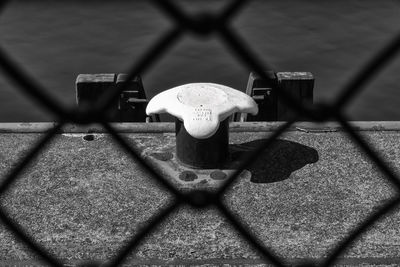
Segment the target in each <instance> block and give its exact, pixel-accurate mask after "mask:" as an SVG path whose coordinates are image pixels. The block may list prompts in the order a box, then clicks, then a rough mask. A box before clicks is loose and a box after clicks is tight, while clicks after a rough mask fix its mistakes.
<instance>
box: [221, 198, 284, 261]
mask: <svg viewBox="0 0 400 267" xmlns="http://www.w3.org/2000/svg"><path fill="white" fill-rule="evenodd" d="M215 205H216V207H217V209H218V210H219V211H220V212H221V213H222V215H223V216H224V217H225V218H227V219H228V220H229V222H230V224H231V225H232V226H233V227H234V228H235V229H236V231H238V232H239V233H240V235H241V236H242V237H244V238H245V239H246V240H247V241H248V242H249V243H250V244H251V245H252V246H253V247H254V248H255V249H256V250H257V251H259V252H260V253H261V255H262V256H263V257H264V258H265V259H266V260H268V263H269V262H270V263H272V264H274V265H275V266H278V267H284V266H285V265H284V264H283V262H282V260H281V259H279V258H278V256H276V255H275V254H274V253H273V252H271V250H269V249H268V248H266V246H265V245H264V244H263V243H262V242H261V241H260V240H258V238H257V237H256V236H255V235H254V234H252V231H250V230H249V228H248V227H246V226H245V225H244V224H243V223H242V222H241V220H240V219H239V218H237V216H235V215H234V214H233V213H232V212H231V211H230V210H229V209H228V208H227V207H226V206H225V205H224V204H223V203H222V202H221V201H218V202H217V203H215Z"/></svg>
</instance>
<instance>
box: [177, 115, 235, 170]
mask: <svg viewBox="0 0 400 267" xmlns="http://www.w3.org/2000/svg"><path fill="white" fill-rule="evenodd" d="M175 133H176V155H177V158H178V160H179V161H180V162H181V163H182V164H183V165H187V166H188V167H191V168H196V169H216V168H220V167H222V165H223V164H224V163H225V161H226V160H227V158H228V154H229V118H228V119H225V120H224V121H221V122H220V125H219V128H218V130H217V132H216V133H215V134H214V135H213V136H211V137H209V138H206V139H197V138H194V137H193V136H191V135H190V134H189V133H188V132H187V131H186V129H185V127H184V125H183V123H182V121H180V120H179V119H175Z"/></svg>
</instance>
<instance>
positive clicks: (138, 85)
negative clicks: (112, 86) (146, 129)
mask: <svg viewBox="0 0 400 267" xmlns="http://www.w3.org/2000/svg"><path fill="white" fill-rule="evenodd" d="M127 76H128V75H127V74H123V73H120V74H118V76H117V80H116V85H117V88H119V87H120V86H121V85H122V84H124V83H128V84H127V87H126V89H125V90H123V91H122V92H121V95H120V99H119V105H118V109H119V115H120V121H121V122H140V121H142V122H144V121H146V117H147V116H146V112H145V110H146V106H147V103H148V101H147V99H146V93H145V91H144V88H143V84H142V79H141V77H140V76H136V77H135V78H134V79H133V80H130V81H128V80H127Z"/></svg>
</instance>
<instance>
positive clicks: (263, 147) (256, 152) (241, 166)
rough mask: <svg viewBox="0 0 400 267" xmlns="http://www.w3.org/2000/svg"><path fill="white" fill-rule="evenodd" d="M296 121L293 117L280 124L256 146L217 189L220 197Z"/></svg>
mask: <svg viewBox="0 0 400 267" xmlns="http://www.w3.org/2000/svg"><path fill="white" fill-rule="evenodd" d="M294 122H296V119H293V120H291V121H288V122H286V123H284V124H283V125H281V126H279V128H278V129H277V130H276V131H274V132H273V134H272V135H271V136H269V137H268V138H267V139H266V140H265V141H263V143H262V144H260V146H259V147H258V148H256V149H255V150H254V151H253V152H252V153H251V154H250V155H248V156H247V157H246V158H244V159H243V160H242V162H241V163H240V164H239V166H238V167H237V169H236V170H235V171H234V172H233V173H232V174H231V175H230V176H229V177H228V180H227V181H226V182H224V183H223V184H222V185H221V187H220V188H219V189H218V191H217V195H219V197H220V198H222V197H223V194H224V193H225V192H226V190H228V189H229V188H230V186H231V185H232V184H233V183H234V182H235V181H236V180H237V178H238V177H239V175H240V174H241V173H242V171H243V170H244V169H245V168H246V167H249V166H251V164H252V163H254V161H255V160H257V157H258V156H259V155H260V154H261V153H262V152H263V151H265V150H266V149H267V148H269V147H270V146H271V145H272V144H273V142H274V141H275V140H276V139H277V138H278V137H279V136H281V135H282V134H283V133H284V132H285V131H286V130H287V129H288V128H289V127H290V126H291V125H292V124H293V123H294Z"/></svg>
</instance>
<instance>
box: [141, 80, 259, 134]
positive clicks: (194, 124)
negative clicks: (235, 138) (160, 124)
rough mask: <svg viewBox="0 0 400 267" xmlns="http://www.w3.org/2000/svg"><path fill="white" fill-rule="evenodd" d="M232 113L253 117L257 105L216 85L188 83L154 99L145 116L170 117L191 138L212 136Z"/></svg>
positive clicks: (231, 89)
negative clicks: (178, 123) (179, 124)
mask: <svg viewBox="0 0 400 267" xmlns="http://www.w3.org/2000/svg"><path fill="white" fill-rule="evenodd" d="M235 112H245V113H251V114H253V115H256V114H257V113H258V107H257V104H256V102H255V101H254V100H253V99H252V98H251V97H250V96H248V95H246V94H245V93H243V92H240V91H238V90H235V89H233V88H230V87H228V86H224V85H220V84H215V83H190V84H185V85H181V86H177V87H174V88H172V89H169V90H166V91H164V92H161V93H159V94H158V95H156V96H154V97H153V98H152V99H151V100H150V102H149V103H148V105H147V108H146V113H147V115H152V114H158V113H169V114H171V115H173V116H175V117H177V118H178V119H180V120H182V121H183V125H184V126H185V129H186V131H187V132H188V133H189V134H190V135H191V136H193V137H195V138H198V139H204V138H208V137H210V136H212V135H213V134H214V133H215V132H216V131H217V130H218V127H219V123H220V122H221V121H223V120H225V119H226V118H228V117H229V116H230V115H232V114H233V113H235Z"/></svg>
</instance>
